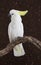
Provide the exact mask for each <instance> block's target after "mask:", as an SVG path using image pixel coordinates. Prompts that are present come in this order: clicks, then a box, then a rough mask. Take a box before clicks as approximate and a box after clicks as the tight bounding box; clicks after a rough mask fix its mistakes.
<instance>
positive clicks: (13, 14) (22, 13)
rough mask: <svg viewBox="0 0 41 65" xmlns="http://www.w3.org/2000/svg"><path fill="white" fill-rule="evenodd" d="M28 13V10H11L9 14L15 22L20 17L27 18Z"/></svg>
mask: <svg viewBox="0 0 41 65" xmlns="http://www.w3.org/2000/svg"><path fill="white" fill-rule="evenodd" d="M27 12H28V10H26V11H18V10H14V9H12V10H10V12H9V15H10V16H11V20H14V19H16V18H17V19H18V18H19V17H20V18H21V16H25V15H26V13H27Z"/></svg>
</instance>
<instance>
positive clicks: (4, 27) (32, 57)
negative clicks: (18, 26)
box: [0, 0, 41, 65]
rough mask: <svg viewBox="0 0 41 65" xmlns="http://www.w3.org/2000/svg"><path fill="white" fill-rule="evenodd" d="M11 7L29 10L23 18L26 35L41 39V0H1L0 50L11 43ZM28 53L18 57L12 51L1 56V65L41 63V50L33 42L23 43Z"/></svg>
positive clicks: (38, 64)
mask: <svg viewBox="0 0 41 65" xmlns="http://www.w3.org/2000/svg"><path fill="white" fill-rule="evenodd" d="M11 9H17V10H28V11H29V12H28V14H27V15H26V16H24V17H22V18H23V24H24V30H25V35H28V36H33V37H35V38H37V39H39V40H41V0H0V50H1V49H3V48H5V46H6V45H7V44H8V43H9V39H8V32H7V31H8V24H9V22H10V21H9V17H8V13H9V11H10V10H11ZM23 46H24V48H25V52H26V54H25V55H24V56H22V57H19V58H16V57H14V56H13V53H12V51H11V52H10V53H8V54H7V55H5V56H3V57H0V65H41V51H40V50H39V49H38V48H36V47H35V46H34V45H32V44H31V43H26V44H23Z"/></svg>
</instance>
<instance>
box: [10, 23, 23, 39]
mask: <svg viewBox="0 0 41 65" xmlns="http://www.w3.org/2000/svg"><path fill="white" fill-rule="evenodd" d="M23 33H24V29H23V24H22V23H16V24H10V25H9V38H10V39H12V40H14V39H15V38H17V37H23Z"/></svg>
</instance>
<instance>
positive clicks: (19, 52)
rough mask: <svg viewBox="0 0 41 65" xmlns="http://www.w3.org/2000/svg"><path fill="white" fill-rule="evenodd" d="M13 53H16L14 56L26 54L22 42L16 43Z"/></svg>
mask: <svg viewBox="0 0 41 65" xmlns="http://www.w3.org/2000/svg"><path fill="white" fill-rule="evenodd" d="M13 53H14V56H16V57H19V56H23V55H25V51H24V48H23V45H22V43H20V44H18V45H16V46H15V47H14V48H13Z"/></svg>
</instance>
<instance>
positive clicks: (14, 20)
mask: <svg viewBox="0 0 41 65" xmlns="http://www.w3.org/2000/svg"><path fill="white" fill-rule="evenodd" d="M27 12H28V11H27V10H26V11H18V10H14V9H12V10H10V12H9V15H10V16H11V22H10V23H9V26H8V36H9V40H10V43H11V42H12V40H16V38H17V37H23V35H24V28H23V23H22V18H21V16H24V15H25V14H26V13H27ZM13 53H14V56H16V57H19V56H23V55H24V54H25V51H24V48H23V45H22V43H20V44H18V45H16V46H15V47H14V48H13Z"/></svg>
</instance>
